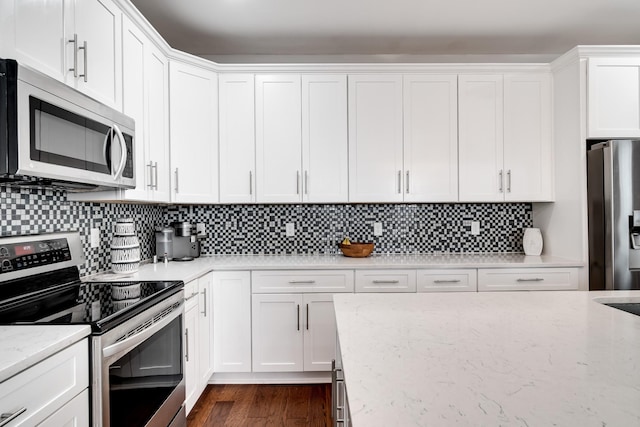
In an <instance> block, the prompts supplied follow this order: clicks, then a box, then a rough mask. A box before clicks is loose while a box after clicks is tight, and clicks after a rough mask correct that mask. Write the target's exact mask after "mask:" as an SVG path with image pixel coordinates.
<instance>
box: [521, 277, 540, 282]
mask: <svg viewBox="0 0 640 427" xmlns="http://www.w3.org/2000/svg"><path fill="white" fill-rule="evenodd" d="M516 282H544V279H543V278H541V277H536V278H533V279H518V280H516Z"/></svg>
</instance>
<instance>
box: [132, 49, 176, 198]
mask: <svg viewBox="0 0 640 427" xmlns="http://www.w3.org/2000/svg"><path fill="white" fill-rule="evenodd" d="M144 76H145V82H146V104H145V105H146V115H145V127H146V129H145V135H146V136H147V149H148V153H149V156H148V159H146V161H147V164H148V168H147V169H145V171H147V170H148V173H149V175H150V179H151V182H150V184H151V187H150V188H151V194H150V198H151V199H152V200H153V201H155V202H169V201H170V200H171V188H170V182H169V174H170V164H169V120H168V119H169V64H168V61H167V57H166V56H164V54H163V53H162V52H161V51H160V50H159V49H158V48H156V47H155V46H153V45H150V44H149V45H147V49H146V50H145V73H144ZM136 133H137V128H136Z"/></svg>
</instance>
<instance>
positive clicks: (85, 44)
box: [78, 40, 89, 83]
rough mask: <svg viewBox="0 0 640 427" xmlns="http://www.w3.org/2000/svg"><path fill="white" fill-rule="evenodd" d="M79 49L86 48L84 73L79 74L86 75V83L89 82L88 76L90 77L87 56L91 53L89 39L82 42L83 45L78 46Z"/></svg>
mask: <svg viewBox="0 0 640 427" xmlns="http://www.w3.org/2000/svg"><path fill="white" fill-rule="evenodd" d="M78 50H84V73H83V74H80V75H78V77H84V81H85V83H86V82H87V78H88V70H87V62H88V61H87V56H88V55H89V46H88V45H87V41H86V40H85V42H84V43H83V44H82V46H80V47H79V48H78Z"/></svg>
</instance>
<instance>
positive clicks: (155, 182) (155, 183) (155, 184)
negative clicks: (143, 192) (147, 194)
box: [153, 162, 158, 190]
mask: <svg viewBox="0 0 640 427" xmlns="http://www.w3.org/2000/svg"><path fill="white" fill-rule="evenodd" d="M153 188H154V189H155V190H157V189H158V162H153Z"/></svg>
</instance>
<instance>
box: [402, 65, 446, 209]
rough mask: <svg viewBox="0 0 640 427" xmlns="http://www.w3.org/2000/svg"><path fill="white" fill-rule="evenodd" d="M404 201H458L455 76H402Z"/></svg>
mask: <svg viewBox="0 0 640 427" xmlns="http://www.w3.org/2000/svg"><path fill="white" fill-rule="evenodd" d="M403 90H404V96H403V101H404V201H405V202H455V201H457V200H458V78H457V75H428V74H427V75H407V76H404V89H403Z"/></svg>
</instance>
